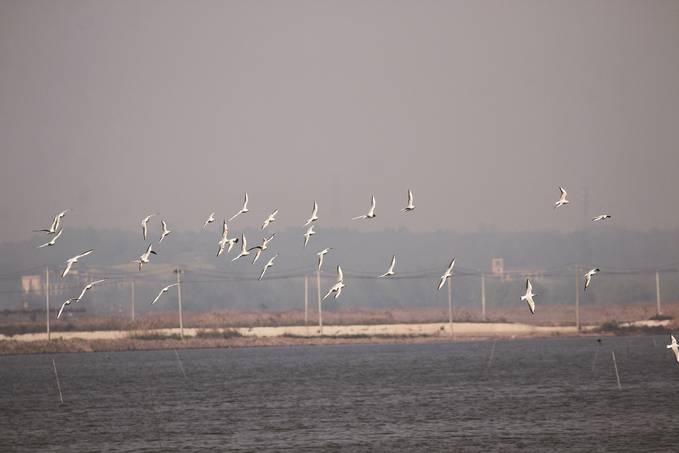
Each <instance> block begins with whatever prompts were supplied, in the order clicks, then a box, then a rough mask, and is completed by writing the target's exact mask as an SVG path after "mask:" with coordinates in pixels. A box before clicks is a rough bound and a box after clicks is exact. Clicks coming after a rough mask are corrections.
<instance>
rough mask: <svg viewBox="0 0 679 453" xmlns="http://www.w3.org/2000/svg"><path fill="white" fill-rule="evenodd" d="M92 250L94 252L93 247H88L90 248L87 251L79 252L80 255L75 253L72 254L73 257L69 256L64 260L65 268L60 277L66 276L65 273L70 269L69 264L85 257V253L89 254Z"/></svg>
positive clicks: (71, 264)
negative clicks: (74, 254)
mask: <svg viewBox="0 0 679 453" xmlns="http://www.w3.org/2000/svg"><path fill="white" fill-rule="evenodd" d="M92 252H94V249H90V250H88V251H86V252H83V253H81V254H80V255H76V256H74V257H73V258H69V259H68V260H66V268H65V269H64V271H63V272H62V273H61V277H62V278H63V277H66V275H67V274H68V273H69V272H70V270H71V266H73V265H74V264H75V263H77V262H78V260H79V259H80V258H83V257H86V256H87V255H89V254H90V253H92Z"/></svg>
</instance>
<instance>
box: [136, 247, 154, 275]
mask: <svg viewBox="0 0 679 453" xmlns="http://www.w3.org/2000/svg"><path fill="white" fill-rule="evenodd" d="M152 254H153V255H157V253H156V252H154V251H153V243H151V244H149V246H148V247H147V248H146V251H145V252H144V253H142V255H141V256H140V257H139V259H138V260H134V261H133V262H134V263H138V264H139V270H140V271H141V269H142V267H144V264H148V263H149V261H150V259H151V255H152Z"/></svg>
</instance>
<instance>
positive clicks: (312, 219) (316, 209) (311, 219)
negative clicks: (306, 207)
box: [304, 200, 318, 226]
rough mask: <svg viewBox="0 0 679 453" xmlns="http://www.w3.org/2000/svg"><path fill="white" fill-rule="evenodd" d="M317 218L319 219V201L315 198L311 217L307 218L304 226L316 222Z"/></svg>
mask: <svg viewBox="0 0 679 453" xmlns="http://www.w3.org/2000/svg"><path fill="white" fill-rule="evenodd" d="M316 220H318V203H316V200H314V209H313V210H312V211H311V217H309V218H308V219H307V221H306V223H305V224H304V226H308V225H309V224H311V222H315V221H316Z"/></svg>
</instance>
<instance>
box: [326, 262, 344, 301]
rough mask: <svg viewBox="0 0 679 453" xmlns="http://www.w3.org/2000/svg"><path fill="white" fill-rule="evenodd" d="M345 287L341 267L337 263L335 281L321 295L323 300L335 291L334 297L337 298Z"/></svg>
mask: <svg viewBox="0 0 679 453" xmlns="http://www.w3.org/2000/svg"><path fill="white" fill-rule="evenodd" d="M344 287H346V285H345V284H344V275H343V274H342V268H341V267H340V266H339V265H338V266H337V283H335V284H334V285H332V287H331V288H330V289H329V290H328V292H327V294H326V295H325V296H323V300H325V299H326V298H327V297H328V296H329V295H330V294H332V293H335V299H337V298H338V297H339V296H340V294H342V288H344Z"/></svg>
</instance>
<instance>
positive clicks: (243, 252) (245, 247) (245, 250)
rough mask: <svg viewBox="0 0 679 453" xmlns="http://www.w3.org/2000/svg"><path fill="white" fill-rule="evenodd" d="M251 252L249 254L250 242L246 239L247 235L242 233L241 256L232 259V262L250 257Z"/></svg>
mask: <svg viewBox="0 0 679 453" xmlns="http://www.w3.org/2000/svg"><path fill="white" fill-rule="evenodd" d="M249 254H250V252H248V240H247V239H246V238H245V235H244V234H243V233H241V235H240V254H239V255H238V256H237V257H235V258H234V259H232V260H231V261H236V260H237V259H238V258H240V257H243V256H248V255H249Z"/></svg>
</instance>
